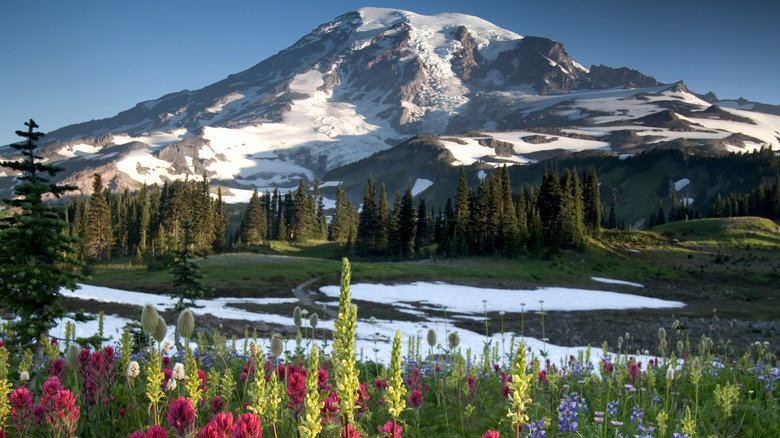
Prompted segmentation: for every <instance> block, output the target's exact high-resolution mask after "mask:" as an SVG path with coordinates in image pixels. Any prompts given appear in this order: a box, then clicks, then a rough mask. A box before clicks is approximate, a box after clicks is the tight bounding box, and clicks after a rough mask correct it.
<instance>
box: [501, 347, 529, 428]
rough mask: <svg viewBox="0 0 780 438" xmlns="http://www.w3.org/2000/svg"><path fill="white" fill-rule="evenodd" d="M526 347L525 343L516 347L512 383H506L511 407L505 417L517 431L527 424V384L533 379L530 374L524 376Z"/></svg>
mask: <svg viewBox="0 0 780 438" xmlns="http://www.w3.org/2000/svg"><path fill="white" fill-rule="evenodd" d="M525 355H526V347H525V343H524V342H522V341H520V343H519V345H518V346H517V356H516V357H515V360H514V361H513V362H512V366H511V375H512V382H511V383H508V386H509V388H510V389H511V390H512V394H511V398H510V401H511V405H512V407H511V408H510V409H509V412H508V413H507V416H508V417H510V418H511V419H512V427H513V429H515V430H517V429H518V428H519V427H520V426H521V425H522V424H524V423H527V422H528V415H527V414H526V412H525V408H526V405H527V404H528V403H530V402H531V398H530V397H528V382H529V381H530V380H531V379H532V378H533V375H532V374H526V367H527V362H526V358H525Z"/></svg>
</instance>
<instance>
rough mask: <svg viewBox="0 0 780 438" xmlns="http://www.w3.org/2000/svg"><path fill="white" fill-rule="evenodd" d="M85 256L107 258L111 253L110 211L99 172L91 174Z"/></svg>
mask: <svg viewBox="0 0 780 438" xmlns="http://www.w3.org/2000/svg"><path fill="white" fill-rule="evenodd" d="M85 240H86V245H87V256H88V257H89V258H90V259H100V260H107V259H108V258H109V257H110V255H111V245H112V240H113V236H112V234H111V211H110V210H109V206H108V201H107V199H106V194H105V193H104V192H103V179H102V178H101V176H100V174H99V173H96V174H94V175H93V179H92V196H90V198H89V203H88V204H87V235H86V239H85Z"/></svg>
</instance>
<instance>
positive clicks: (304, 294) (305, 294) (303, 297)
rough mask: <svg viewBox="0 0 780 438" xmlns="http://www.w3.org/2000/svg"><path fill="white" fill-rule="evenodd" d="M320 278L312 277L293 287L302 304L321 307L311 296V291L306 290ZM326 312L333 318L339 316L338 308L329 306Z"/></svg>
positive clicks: (293, 291)
mask: <svg viewBox="0 0 780 438" xmlns="http://www.w3.org/2000/svg"><path fill="white" fill-rule="evenodd" d="M319 279H320V277H314V278H310V279H308V280H306V281H304V282H303V283H301V284H299V285H298V286H295V287H294V288H293V290H292V293H293V295H294V296H295V298H297V299H298V301H300V303H301V305H303V306H307V307H319V305H317V304H315V303H314V301H313V300H312V299H311V297H310V296H309V291H308V290H306V289H307V288H308V287H309V286H311V285H312V284H314V282H316V281H317V280H319ZM325 313H326V314H327V315H328V317H330V318H332V319H336V318H337V317H338V316H339V312H338V310H335V309H332V308H328V307H325Z"/></svg>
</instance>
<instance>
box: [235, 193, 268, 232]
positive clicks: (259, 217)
mask: <svg viewBox="0 0 780 438" xmlns="http://www.w3.org/2000/svg"><path fill="white" fill-rule="evenodd" d="M267 227H268V223H267V221H266V217H265V207H264V206H263V205H262V202H261V201H260V196H259V195H258V194H257V188H255V189H254V191H253V192H252V196H251V197H250V198H249V205H248V206H247V208H246V214H245V216H244V223H243V224H242V231H243V233H242V236H241V240H242V241H243V242H244V244H246V245H262V244H263V243H264V242H265V236H266V233H267V231H268V230H267Z"/></svg>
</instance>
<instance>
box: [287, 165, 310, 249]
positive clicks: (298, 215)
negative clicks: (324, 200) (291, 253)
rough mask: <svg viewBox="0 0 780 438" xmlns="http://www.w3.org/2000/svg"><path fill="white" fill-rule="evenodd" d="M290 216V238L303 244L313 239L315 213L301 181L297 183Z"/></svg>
mask: <svg viewBox="0 0 780 438" xmlns="http://www.w3.org/2000/svg"><path fill="white" fill-rule="evenodd" d="M291 213H292V215H291V216H290V222H289V223H290V227H289V230H288V231H289V232H290V237H291V238H292V239H294V240H296V241H298V242H305V241H306V240H309V239H311V238H312V237H314V231H315V229H316V227H317V213H316V207H315V204H314V198H313V197H312V196H311V195H309V194H308V193H307V192H306V184H305V183H304V182H303V180H300V181H299V182H298V188H297V189H296V190H295V193H294V194H293V199H292V212H291Z"/></svg>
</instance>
